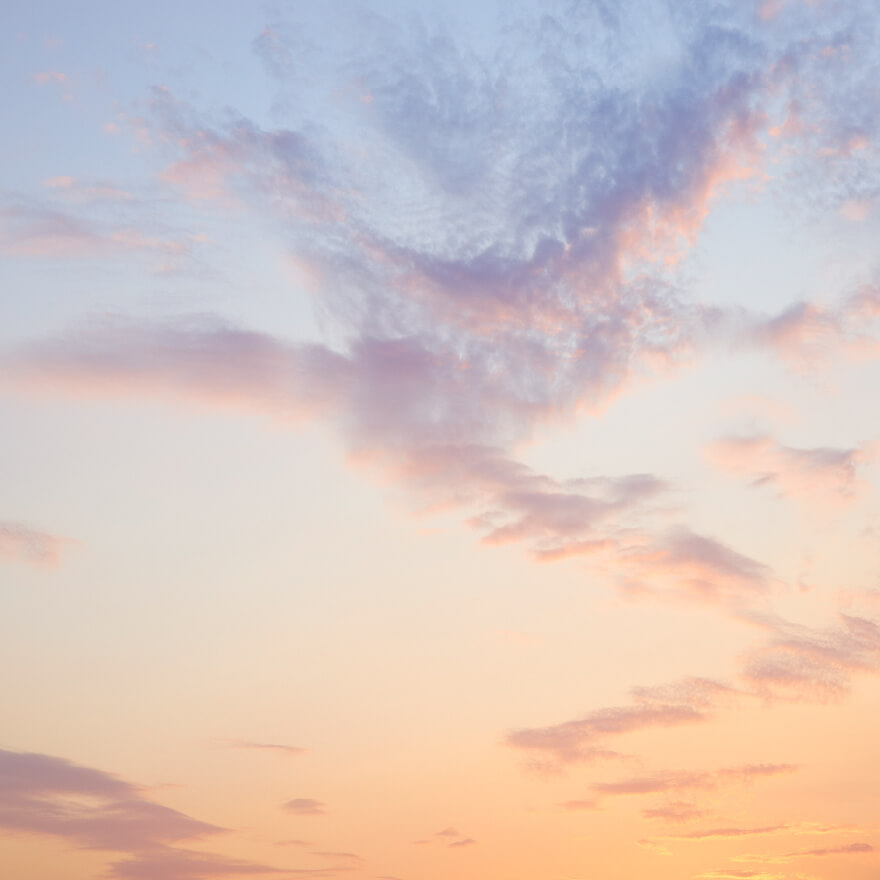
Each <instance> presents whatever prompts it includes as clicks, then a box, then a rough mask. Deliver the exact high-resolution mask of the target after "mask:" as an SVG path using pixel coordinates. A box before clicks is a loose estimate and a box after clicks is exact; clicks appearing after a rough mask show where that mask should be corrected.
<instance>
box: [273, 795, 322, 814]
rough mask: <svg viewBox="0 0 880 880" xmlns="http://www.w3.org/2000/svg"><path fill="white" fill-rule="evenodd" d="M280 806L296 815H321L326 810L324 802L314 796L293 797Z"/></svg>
mask: <svg viewBox="0 0 880 880" xmlns="http://www.w3.org/2000/svg"><path fill="white" fill-rule="evenodd" d="M281 808H282V809H284V810H287V812H289V813H296V815H298V816H323V815H324V813H325V812H326V811H325V810H324V804H323V803H321V801H316V800H315V799H314V798H294V799H293V800H290V801H286V802H285V803H283V804H282V805H281Z"/></svg>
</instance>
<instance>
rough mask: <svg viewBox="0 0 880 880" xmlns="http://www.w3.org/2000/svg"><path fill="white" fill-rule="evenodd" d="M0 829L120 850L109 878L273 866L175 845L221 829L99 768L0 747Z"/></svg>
mask: <svg viewBox="0 0 880 880" xmlns="http://www.w3.org/2000/svg"><path fill="white" fill-rule="evenodd" d="M0 828H3V829H5V830H7V831H12V832H16V833H27V834H44V835H51V836H53V837H59V838H61V839H63V840H66V841H68V842H69V843H70V844H72V845H75V846H77V847H81V848H84V849H90V850H99V851H107V852H114V853H123V854H125V856H126V858H125V859H123V860H120V861H117V862H114V863H113V865H112V867H111V875H110V876H112V877H119V878H132V880H135V878H138V880H139V878H153V877H156V876H158V875H159V874H161V876H162V877H163V878H167V880H189V878H201V877H205V878H208V877H214V876H217V877H225V876H251V875H259V874H267V873H276V872H278V871H279V870H280V869H275V868H272V867H269V866H266V865H259V864H255V863H250V862H243V861H235V860H228V859H225V858H223V857H221V856H215V855H212V854H209V853H195V852H191V851H189V850H185V849H181V848H179V847H177V846H176V844H178V843H179V842H180V841H184V840H193V839H200V838H202V837H206V836H210V835H216V834H221V833H223V832H225V831H226V829H224V828H221V827H219V826H217V825H212V824H210V823H208V822H202V821H200V820H198V819H193V818H192V817H190V816H187V815H185V814H184V813H181V812H179V811H177V810H173V809H171V808H169V807H165V806H162V805H161V804H158V803H155V802H154V801H151V800H149V799H147V798H146V797H145V796H144V794H143V791H142V789H140V788H138V787H137V786H134V785H132V784H131V783H129V782H126V781H124V780H122V779H119V778H118V777H115V776H112V775H110V774H109V773H105V772H104V771H102V770H95V769H92V768H90V767H83V766H81V765H78V764H74V763H72V762H70V761H66V760H64V759H63V758H56V757H52V756H50V755H41V754H35V753H27V752H11V751H4V750H0Z"/></svg>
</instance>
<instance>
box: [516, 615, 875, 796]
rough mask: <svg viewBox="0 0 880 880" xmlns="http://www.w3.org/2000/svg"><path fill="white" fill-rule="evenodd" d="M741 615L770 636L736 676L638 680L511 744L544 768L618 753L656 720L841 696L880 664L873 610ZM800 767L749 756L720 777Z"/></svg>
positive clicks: (638, 789) (670, 722)
mask: <svg viewBox="0 0 880 880" xmlns="http://www.w3.org/2000/svg"><path fill="white" fill-rule="evenodd" d="M737 615H738V616H739V617H740V618H741V619H742V620H744V621H745V622H748V623H751V624H753V625H755V626H757V627H759V628H760V629H761V630H763V631H764V632H765V633H766V637H765V638H764V639H763V641H761V642H759V643H758V644H757V645H756V646H755V647H754V648H752V649H751V650H750V651H749V652H748V653H747V654H746V655H745V657H744V658H743V662H742V665H741V668H740V669H739V670H738V672H737V674H736V676H735V678H734V680H733V682H732V683H725V682H720V681H714V680H711V679H704V678H685V679H681V680H679V681H677V682H673V683H672V684H669V685H662V686H655V687H636V688H633V690H632V692H631V693H632V697H633V702H632V703H631V704H630V705H628V706H614V707H608V708H603V709H596V710H593V711H592V712H589V713H587V714H586V715H583V716H581V717H580V718H576V719H574V720H570V721H563V722H561V723H559V724H554V725H550V726H547V727H534V728H522V729H520V730H515V731H513V732H511V733H509V734H508V735H507V736H506V738H505V742H506V744H507V745H508V746H512V747H514V748H516V749H519V750H521V751H524V752H526V753H527V754H530V755H534V756H537V757H536V759H535V762H534V763H535V765H536V766H537V767H539V768H543V769H555V770H559V769H561V768H563V767H565V766H566V765H570V764H574V763H579V762H585V761H590V760H596V759H599V758H604V757H612V756H615V755H617V753H616V752H614V751H613V750H612V749H611V748H610V744H611V742H612V741H613V740H614V739H615V738H616V737H618V736H622V735H625V734H628V733H634V732H637V731H640V730H645V729H648V728H652V727H671V728H674V727H679V726H686V725H691V724H702V723H707V722H709V721H711V720H712V719H713V718H714V717H715V714H716V711H717V710H718V709H720V708H723V707H732V706H735V705H736V704H737V703H738V702H741V701H742V700H754V699H759V700H762V701H763V702H765V703H767V704H773V703H784V702H792V701H795V702H797V701H812V702H816V701H819V702H823V701H827V700H831V699H839V698H840V697H842V696H843V695H844V694H845V693H846V692H847V691H848V689H849V687H850V684H851V681H852V678H853V676H855V675H857V674H865V673H868V674H873V673H876V672H878V671H880V623H878V622H877V621H875V620H873V619H871V618H867V617H859V616H856V615H850V614H840V615H839V621H840V622H839V624H838V625H837V626H832V627H828V628H814V627H805V626H798V625H796V624H793V623H791V622H789V621H787V620H784V619H782V618H777V617H772V616H767V615H762V614H759V613H756V612H752V611H742V610H740V611H738V612H737ZM797 769H798V767H797V766H796V765H792V764H768V763H760V764H746V765H742V766H739V767H732V768H726V769H723V770H721V771H718V772H717V773H716V774H715V776H714V783H713V784H716V783H721V782H732V781H742V782H751V781H753V780H756V779H760V778H763V777H767V776H773V775H777V774H781V773H790V772H794V771H796V770H797ZM704 781H707V780H705V779H704V778H703V776H702V775H700V774H697V775H695V776H692V777H678V776H676V775H675V774H674V773H673V774H666V775H660V776H655V777H645V778H643V779H634V780H629V781H625V782H622V783H610V784H608V788H607V790H606V791H605V792H604V793H606V794H613V793H615V787H616V786H617V787H619V791H618V792H617V793H621V794H623V793H648V792H649V791H653V792H662V791H674V790H675V789H676V787H679V788H687V787H688V785H690V787H692V788H693V787H699V785H700V784H702V782H704ZM677 783H681V784H679V785H678V786H677Z"/></svg>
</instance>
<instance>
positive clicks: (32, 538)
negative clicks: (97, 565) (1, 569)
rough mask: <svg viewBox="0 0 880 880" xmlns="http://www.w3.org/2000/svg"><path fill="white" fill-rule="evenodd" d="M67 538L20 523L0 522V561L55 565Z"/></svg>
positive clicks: (68, 542)
mask: <svg viewBox="0 0 880 880" xmlns="http://www.w3.org/2000/svg"><path fill="white" fill-rule="evenodd" d="M70 543H71V541H70V539H69V538H62V537H59V536H58V535H52V534H50V533H49V532H42V531H38V530H37V529H32V528H29V527H28V526H25V525H22V524H21V523H15V522H9V521H7V522H0V560H3V559H8V560H12V561H15V562H29V563H32V564H35V565H50V566H51V565H56V564H57V563H58V561H59V559H60V557H61V550H62V548H63V547H64V546H65V545H67V544H70Z"/></svg>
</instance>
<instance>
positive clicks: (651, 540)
mask: <svg viewBox="0 0 880 880" xmlns="http://www.w3.org/2000/svg"><path fill="white" fill-rule="evenodd" d="M616 560H617V562H618V563H619V566H620V569H621V571H622V575H621V576H620V580H621V582H622V585H623V587H624V588H625V589H626V590H627V591H629V592H631V593H634V594H636V595H638V594H642V593H648V594H654V595H660V596H662V595H669V596H672V597H678V598H685V599H690V600H696V601H700V602H725V603H733V604H739V603H740V602H741V601H742V600H744V599H745V600H752V599H754V598H756V597H758V596H760V595H761V594H763V593H766V592H767V591H768V589H769V587H770V584H771V578H770V570H769V569H768V568H767V566H765V565H762V564H761V563H760V562H757V561H756V560H754V559H751V558H750V557H748V556H745V555H743V554H742V553H738V552H737V551H736V550H734V549H733V548H731V547H729V546H727V545H726V544H723V543H722V542H720V541H718V540H716V539H715V538H712V537H709V536H707V535H700V534H697V533H695V532H692V531H690V530H689V529H685V528H679V529H677V530H673V531H671V532H668V533H666V534H665V535H661V536H658V537H647V538H646V539H642V540H641V541H632V542H631V543H629V544H628V545H623V546H622V547H621V548H620V549H619V552H618V554H617V557H616Z"/></svg>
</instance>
